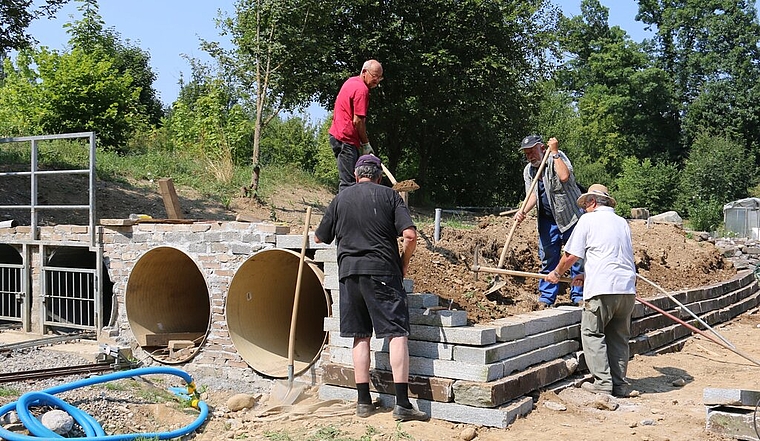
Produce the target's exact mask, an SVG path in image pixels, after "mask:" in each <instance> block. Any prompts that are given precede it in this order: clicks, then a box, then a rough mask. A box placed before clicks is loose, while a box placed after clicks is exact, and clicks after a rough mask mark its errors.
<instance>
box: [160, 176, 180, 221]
mask: <svg viewBox="0 0 760 441" xmlns="http://www.w3.org/2000/svg"><path fill="white" fill-rule="evenodd" d="M158 189H159V191H160V192H161V197H162V198H163V200H164V207H166V216H167V217H168V218H169V219H184V218H185V216H184V215H183V214H182V209H181V208H180V206H179V198H178V197H177V192H176V191H175V190H174V181H172V179H171V178H162V179H159V180H158Z"/></svg>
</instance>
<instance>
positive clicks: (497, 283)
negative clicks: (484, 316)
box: [485, 148, 551, 295]
mask: <svg viewBox="0 0 760 441" xmlns="http://www.w3.org/2000/svg"><path fill="white" fill-rule="evenodd" d="M550 154H551V150H550V149H548V148H547V149H546V151H545V152H544V157H543V158H541V165H539V166H538V170H537V171H536V176H534V177H533V181H532V182H531V183H530V188H529V189H528V191H527V192H526V193H525V200H524V201H523V203H522V205H521V206H520V208H519V209H518V212H517V213H523V210H524V209H525V205H527V204H528V199H530V196H531V195H532V194H533V190H534V189H535V188H536V185H538V180H539V179H541V174H542V173H543V171H544V167H546V160H547V159H549V155H550ZM517 213H515V217H516V216H517ZM517 224H518V222H517V219H515V220H514V222H512V228H510V229H509V234H507V240H506V241H505V242H504V247H503V248H502V249H501V256H500V257H499V265H498V266H497V267H496V269H501V268H504V260H506V258H507V250H508V249H509V243H510V242H512V236H514V234H515V230H516V229H517ZM506 283H507V282H505V281H504V280H502V279H501V277H499V276H498V275H497V276H496V277H494V279H493V281H492V282H491V287H490V288H488V290H487V291H486V294H485V295H488V294H491V293H492V292H496V291H498V290H500V289H501V288H502V287H504V285H506Z"/></svg>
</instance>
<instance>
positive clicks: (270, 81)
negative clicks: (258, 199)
mask: <svg viewBox="0 0 760 441" xmlns="http://www.w3.org/2000/svg"><path fill="white" fill-rule="evenodd" d="M332 4H333V3H332V2H330V1H321V0H237V1H236V2H235V15H234V16H227V17H221V18H220V20H219V21H218V23H219V26H220V28H221V29H222V33H223V34H227V35H229V36H230V38H231V40H232V44H233V49H231V50H225V49H223V48H222V47H221V46H220V45H219V44H218V43H214V42H204V43H203V47H204V48H205V49H206V50H207V51H208V52H209V53H210V54H211V55H212V56H213V57H214V58H216V60H217V61H218V62H219V64H220V65H221V66H222V71H223V72H224V73H225V79H226V80H228V81H229V82H230V84H233V85H234V86H235V87H236V88H238V90H239V92H238V93H239V96H240V97H241V98H242V99H243V100H244V102H245V106H246V108H248V109H251V115H252V119H253V137H252V152H251V164H252V173H251V184H250V186H249V187H248V188H247V190H248V191H249V192H250V193H251V194H252V195H257V191H258V186H259V180H260V173H261V139H262V133H263V130H264V128H265V127H266V125H267V124H269V122H270V121H272V120H273V118H275V117H276V116H277V115H278V114H279V113H280V111H282V110H293V109H295V108H299V107H303V106H305V105H306V104H307V103H308V101H309V100H310V98H311V97H312V96H313V94H314V90H315V88H316V84H318V83H317V81H316V77H317V76H319V74H318V72H320V71H322V70H323V69H324V66H325V65H326V64H328V62H327V57H328V56H329V54H330V53H331V51H330V50H329V46H327V45H326V43H327V42H328V40H327V39H326V38H324V30H325V29H326V26H327V23H328V22H330V21H331V20H332V19H333V17H332V15H331V14H330V11H331V9H330V7H331V6H332Z"/></svg>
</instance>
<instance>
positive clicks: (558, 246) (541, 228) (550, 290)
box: [538, 216, 583, 305]
mask: <svg viewBox="0 0 760 441" xmlns="http://www.w3.org/2000/svg"><path fill="white" fill-rule="evenodd" d="M574 229H575V225H573V226H572V227H571V228H570V229H568V230H567V231H565V232H564V233H562V232H560V231H559V227H558V226H557V224H556V223H555V222H554V220H552V219H548V218H545V217H540V216H539V218H538V257H539V258H540V259H541V273H542V274H549V271H551V270H553V269H554V268H556V267H557V264H558V263H559V259H560V258H561V257H562V245H564V244H565V243H566V242H567V239H569V238H570V234H572V232H573V230H574ZM578 274H583V261H581V260H580V259H579V260H578V261H577V262H575V264H573V266H572V267H571V268H570V277H571V278H572V277H575V276H577V275H578ZM558 292H559V285H557V284H554V283H549V282H547V281H546V280H544V279H541V280H540V281H539V282H538V300H539V301H540V302H544V303H548V304H549V305H553V304H554V302H555V301H556V300H557V293H558ZM570 300H571V301H572V302H573V303H580V302H582V301H583V287H582V286H573V287H571V289H570Z"/></svg>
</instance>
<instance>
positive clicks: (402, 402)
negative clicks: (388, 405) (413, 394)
mask: <svg viewBox="0 0 760 441" xmlns="http://www.w3.org/2000/svg"><path fill="white" fill-rule="evenodd" d="M393 386H394V387H395V388H396V405H397V406H401V407H403V408H404V409H411V408H412V403H411V402H410V401H409V383H393Z"/></svg>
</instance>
